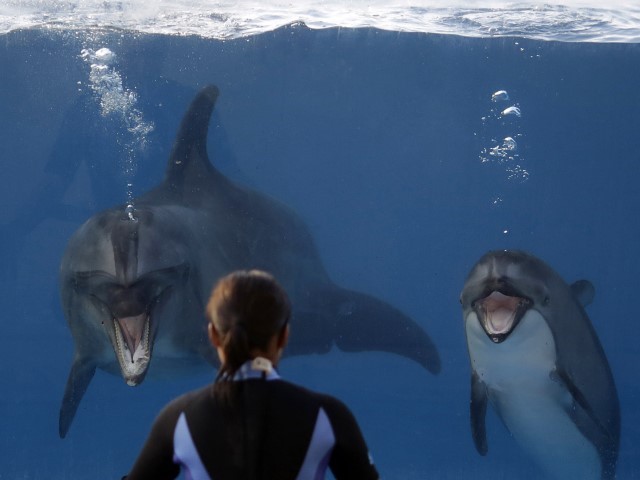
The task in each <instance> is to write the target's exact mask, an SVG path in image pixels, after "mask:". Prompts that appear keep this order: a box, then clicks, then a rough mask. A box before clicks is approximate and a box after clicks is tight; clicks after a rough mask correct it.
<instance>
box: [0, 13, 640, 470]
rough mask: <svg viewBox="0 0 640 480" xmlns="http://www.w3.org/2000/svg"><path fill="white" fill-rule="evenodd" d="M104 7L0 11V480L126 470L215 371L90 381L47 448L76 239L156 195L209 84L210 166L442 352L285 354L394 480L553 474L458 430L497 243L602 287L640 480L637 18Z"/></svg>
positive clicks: (68, 349) (500, 433)
mask: <svg viewBox="0 0 640 480" xmlns="http://www.w3.org/2000/svg"><path fill="white" fill-rule="evenodd" d="M201 3H203V2H201ZM472 3H474V2H472ZM25 5H26V6H25ZM104 5H106V4H104ZM104 5H103V4H100V3H99V2H96V4H95V5H92V2H78V3H77V4H74V2H49V3H48V2H35V1H34V2H31V3H26V2H13V1H9V2H8V3H7V4H6V5H5V7H2V9H0V26H2V29H1V30H0V32H1V33H0V161H1V162H2V175H0V207H1V208H0V261H1V265H2V268H0V305H1V306H2V316H1V319H0V325H1V327H2V338H1V340H0V345H1V350H0V418H1V420H0V478H1V479H81V478H93V479H109V478H120V477H121V476H122V475H124V474H125V473H126V472H127V471H128V469H129V468H130V466H131V465H132V463H133V461H134V459H135V457H136V455H137V453H138V451H139V448H140V446H141V444H142V442H143V441H144V439H145V438H146V435H147V433H148V430H149V427H150V425H151V422H152V421H153V418H154V417H155V415H156V414H157V413H158V411H159V410H160V408H161V407H162V406H163V405H164V404H165V403H166V402H167V401H169V400H170V399H171V398H173V397H175V396H176V395H178V394H180V393H182V392H184V391H186V390H189V389H193V388H196V387H198V386H200V385H202V384H204V383H206V382H209V381H210V380H211V379H212V378H213V377H214V375H215V372H214V371H213V370H212V371H211V372H206V373H202V372H200V373H194V375H193V376H185V377H181V378H172V379H167V380H162V381H151V380H149V381H145V382H144V383H143V384H142V385H140V386H138V387H136V388H131V387H128V386H127V385H126V384H125V383H124V382H123V380H122V379H121V378H120V377H116V376H112V375H109V374H107V373H105V372H103V371H98V372H97V373H96V376H95V377H94V379H93V381H92V382H91V385H90V386H89V389H88V391H87V393H86V395H85V397H84V399H83V401H82V403H81V405H80V408H79V410H78V413H77V415H76V418H75V420H74V423H73V425H72V427H71V430H70V432H69V434H68V436H67V438H65V439H64V440H61V439H60V438H59V437H58V426H57V423H58V411H59V408H60V403H61V399H62V395H63V392H64V386H65V382H66V379H67V375H68V372H69V368H70V365H71V361H72V356H73V342H72V338H71V335H70V332H69V329H68V327H67V325H66V322H65V319H64V316H63V314H62V311H61V307H60V301H59V299H58V283H57V282H58V269H59V263H60V258H61V256H62V252H63V250H64V248H65V245H66V242H67V241H68V239H69V237H70V236H71V234H72V233H73V232H74V231H75V230H76V229H77V228H78V227H79V226H80V225H81V224H82V223H83V222H84V221H85V220H86V219H87V218H89V217H90V216H91V215H93V214H94V213H96V212H98V211H100V210H103V209H105V208H109V207H111V206H115V205H118V204H122V203H126V202H128V201H131V199H132V198H134V197H135V196H138V195H140V194H142V193H144V192H146V191H147V190H149V189H150V188H151V187H153V186H155V185H157V184H158V183H159V182H160V181H161V180H162V178H163V176H164V170H165V166H166V162H167V159H168V155H169V152H170V149H171V146H172V144H173V138H174V135H175V133H176V130H177V127H178V125H179V122H180V120H181V117H182V115H183V113H184V111H185V109H186V107H187V106H188V104H189V102H190V101H191V99H192V97H193V95H194V94H195V93H196V92H197V91H198V90H199V89H200V88H201V87H203V86H205V85H207V84H215V85H217V86H218V87H219V89H220V98H219V100H218V102H217V105H216V108H215V111H214V114H213V119H212V123H211V128H210V131H209V143H208V148H209V155H210V158H211V161H212V163H213V164H214V165H215V166H216V167H217V168H219V169H220V170H221V171H222V172H223V173H224V174H225V175H226V176H228V177H229V178H231V179H232V180H234V181H236V182H238V183H240V184H243V185H246V186H248V187H250V188H252V189H254V190H257V191H259V192H262V193H265V194H268V195H270V196H272V197H274V198H276V199H278V200H279V201H281V202H283V203H284V204H286V205H288V206H289V207H291V208H292V209H293V210H295V211H296V212H297V213H298V214H299V215H300V216H301V218H302V219H303V220H304V222H305V223H306V224H307V225H308V227H309V229H310V231H311V234H312V235H313V237H314V240H315V242H316V244H317V246H318V249H319V251H320V255H321V258H322V260H323V262H324V265H325V267H326V269H327V271H328V273H329V275H330V276H331V278H332V279H333V280H334V281H335V282H337V283H339V284H340V285H342V286H344V287H348V288H353V289H357V290H359V291H362V292H366V293H368V294H371V295H374V296H376V297H378V298H381V299H383V300H385V301H387V302H388V303H390V304H392V305H394V306H395V307H397V308H399V309H400V310H402V311H403V312H405V313H407V314H408V315H409V316H411V317H412V318H413V319H415V320H416V321H417V322H418V323H419V324H420V325H421V326H422V327H423V328H424V329H425V330H426V331H427V332H428V333H429V335H430V336H431V338H432V339H433V340H434V342H435V343H436V345H437V347H438V350H439V352H440V355H441V359H442V371H441V373H440V374H439V375H437V376H433V375H430V374H429V373H428V372H426V371H425V370H424V369H422V368H421V367H420V366H418V365H417V364H416V363H414V362H411V361H410V360H408V359H406V358H404V357H400V356H396V355H391V354H384V353H375V352H364V353H344V352H340V351H338V350H337V349H334V350H332V351H331V352H330V353H328V354H325V355H309V356H300V357H288V358H286V359H285V360H283V362H282V363H281V365H280V373H281V375H282V376H284V377H285V378H287V379H289V380H292V381H295V382H299V383H301V384H303V385H305V386H307V387H309V388H313V389H317V390H321V391H324V392H327V393H330V394H333V395H336V396H338V397H339V398H341V399H342V400H344V401H345V402H346V403H347V404H348V405H349V407H350V408H351V409H352V411H353V412H354V414H355V416H356V418H357V419H358V421H359V423H360V425H361V428H362V430H363V432H364V435H365V438H366V439H367V442H368V445H369V447H370V449H371V453H372V455H373V458H374V460H375V462H376V465H377V467H378V470H379V471H380V473H381V475H382V476H383V478H387V479H400V480H402V479H407V480H410V479H423V478H441V479H458V478H477V479H483V478H492V479H495V478H521V479H534V478H540V475H541V474H540V472H539V471H538V470H537V468H536V467H535V466H534V465H533V464H532V463H531V462H530V460H529V459H528V458H527V457H526V456H525V455H524V454H523V453H522V451H521V450H520V449H519V448H518V446H517V445H516V444H515V442H514V441H513V439H512V438H511V437H510V435H509V433H508V431H507V430H506V429H505V428H504V426H503V425H502V424H501V422H500V420H499V419H498V418H497V416H496V415H495V413H494V412H493V411H491V410H490V411H489V412H488V417H487V424H488V425H487V430H488V442H489V453H488V455H487V456H486V457H481V456H479V455H478V454H477V452H476V451H475V448H474V446H473V442H472V439H471V435H470V429H469V383H470V382H469V376H470V368H469V359H468V354H467V349H466V343H465V338H464V330H463V324H462V315H461V310H460V304H459V294H460V291H461V289H462V285H463V283H464V279H465V277H466V275H467V273H468V271H469V269H470V268H471V267H472V265H473V264H474V263H475V262H476V260H477V259H478V258H479V257H480V256H481V255H482V254H483V253H485V252H486V251H488V250H492V249H502V248H516V249H523V250H527V251H529V252H531V253H533V254H534V255H536V256H538V257H540V258H542V259H544V260H545V261H546V262H548V263H549V264H550V265H551V266H553V267H554V269H556V270H557V271H558V272H559V273H560V275H562V276H563V278H564V279H565V280H566V281H567V282H573V281H574V280H577V279H581V278H587V279H589V280H590V281H591V282H592V283H593V284H594V285H595V288H596V296H595V300H594V302H593V303H592V304H591V305H590V306H589V307H588V309H587V312H588V314H589V316H590V318H591V321H592V323H593V325H594V327H595V329H596V331H597V333H598V336H599V338H600V340H601V343H602V345H603V347H604V350H605V352H606V353H607V357H608V359H609V362H610V364H611V368H612V370H613V374H614V377H615V381H616V384H617V388H618V394H619V397H620V404H621V412H622V437H621V448H620V455H619V461H618V478H620V479H633V478H640V451H639V450H638V447H637V445H638V444H640V423H639V421H640V415H639V413H640V412H639V405H640V388H639V387H640V381H639V379H638V370H637V365H638V364H639V363H640V362H639V361H640V350H639V349H638V339H640V324H638V322H637V321H636V316H637V306H636V303H637V299H638V286H639V283H638V275H639V274H640V256H639V255H638V254H637V249H638V242H639V238H640V218H639V217H640V188H638V182H639V180H640V154H639V150H640V46H639V44H638V43H637V42H636V39H637V38H640V36H638V26H639V24H640V23H639V22H638V21H637V19H638V16H637V12H634V11H632V10H627V11H619V12H616V11H615V10H614V9H613V7H612V10H611V11H601V10H597V9H579V8H577V7H576V8H574V9H571V8H569V7H567V8H564V7H551V6H546V7H542V8H539V7H538V6H537V5H533V6H530V7H529V8H525V7H518V8H517V9H511V10H509V9H502V10H501V9H500V8H494V9H490V8H480V7H477V8H475V9H471V10H464V9H460V8H458V9H457V10H456V9H455V8H454V7H451V8H450V9H447V10H446V12H445V13H446V15H445V13H442V12H443V10H439V9H435V8H434V9H432V10H430V9H429V8H428V7H423V8H422V9H421V10H419V11H418V10H416V9H415V8H414V9H411V8H409V7H407V6H405V5H401V6H398V7H397V9H396V10H395V11H394V12H393V15H392V14H391V13H390V12H389V11H388V10H381V13H380V14H379V15H378V14H376V12H375V11H373V10H371V11H369V10H367V6H363V5H360V4H358V3H357V2H353V3H351V4H349V5H350V7H351V9H352V10H349V12H348V13H349V14H353V15H352V16H356V13H362V12H365V13H366V14H367V15H365V16H364V17H358V18H357V19H355V20H353V21H351V20H352V17H351V16H349V15H347V14H344V17H342V19H340V18H338V19H336V18H335V17H332V18H331V19H327V18H324V17H322V12H323V9H322V6H317V7H314V8H317V11H315V10H313V8H312V7H311V6H310V5H309V4H307V8H308V11H307V17H306V18H305V17H304V16H302V15H298V14H297V12H296V11H288V12H287V15H289V16H291V17H294V18H289V17H288V16H286V15H283V16H277V15H275V14H274V15H272V16H269V12H268V11H263V10H260V15H261V16H259V17H256V18H257V19H256V18H252V19H251V21H249V19H248V17H249V15H248V14H247V16H246V17H245V16H244V15H243V10H242V9H241V8H242V4H238V6H237V7H236V8H237V9H238V10H236V11H235V12H230V11H229V8H231V7H229V5H230V4H225V5H223V4H221V6H220V7H219V11H218V10H216V7H211V12H208V13H206V14H203V13H202V11H201V10H202V9H204V8H205V6H204V5H203V4H200V3H197V4H196V6H197V7H198V8H200V10H198V11H197V15H192V16H190V15H189V14H188V13H189V10H188V6H184V5H181V4H180V7H181V8H183V9H185V10H184V11H183V10H180V12H179V13H180V14H178V13H175V12H174V16H173V17H171V16H168V15H165V16H162V15H160V14H157V12H153V13H154V15H156V14H157V15H156V16H151V15H150V14H149V15H147V16H144V18H142V17H143V15H142V13H141V12H140V11H139V10H135V11H134V12H131V11H130V10H129V9H128V7H129V6H131V5H133V4H132V3H131V2H118V3H117V4H115V5H116V6H114V7H113V8H112V9H106V7H105V6H104ZM327 5H328V7H327V8H329V7H331V8H337V7H336V5H335V4H332V5H329V4H327ZM337 5H339V2H338V3H337ZM474 5H475V3H474ZM223 6H224V8H223ZM45 7H46V8H45ZM72 7H73V8H72ZM90 7H95V8H96V10H97V11H99V12H102V13H105V11H106V14H110V15H112V16H111V17H108V20H104V19H101V18H100V17H99V16H91V9H90ZM101 8H102V9H103V10H100V9H101ZM194 8H195V7H194ZM263 8H264V7H263ZM297 8H301V7H297ZM385 8H387V6H385ZM505 8H506V7H505ZM83 9H86V10H83ZM105 9H106V10H105ZM41 10H42V11H43V12H44V13H42V11H41ZM285 10H286V9H285ZM35 11H38V12H39V13H37V15H36V14H35V13H34V12H35ZM247 11H248V10H247ZM329 11H333V10H330V9H329ZM25 12H26V13H25ZM185 12H186V13H185ZM214 12H218V13H214ZM403 12H404V16H403V15H402V13H403ZM433 12H436V13H438V12H440V14H441V15H440V16H439V17H438V16H436V17H437V21H432V20H433V18H435V17H432V16H429V15H430V14H432V13H433ZM23 14H24V15H23ZM27 14H28V15H27ZM34 15H35V16H34ZM181 15H182V16H181ZM394 15H395V16H394ZM35 17H37V18H35ZM363 18H364V20H363ZM114 19H115V20H114ZM150 19H151V20H150ZM153 19H155V20H156V21H155V22H154V21H153ZM194 19H199V20H200V21H201V22H202V23H201V24H200V23H198V22H196V21H195V20H194ZM296 19H298V20H304V23H302V22H299V21H295V20H296ZM367 19H368V20H370V21H366V20H367ZM389 19H394V22H392V23H391V24H387V23H377V22H379V21H384V20H387V21H388V20H389ZM421 19H422V20H423V21H424V22H423V23H421ZM429 19H431V20H429ZM514 19H515V20H517V21H518V22H519V23H518V22H515V23H513V21H514ZM620 19H623V20H625V19H626V21H627V23H624V22H622V24H621V23H620V22H619V20H620ZM71 20H73V22H72V21H71ZM116 20H117V21H116ZM160 20H163V21H165V23H162V22H161V21H160ZM314 20H315V23H314ZM405 20H406V26H407V28H403V25H405V24H404V23H403V21H405ZM65 22H66V23H65ZM243 22H244V23H243ZM429 22H431V23H429ZM212 24H213V25H217V26H218V27H221V28H220V29H219V30H215V31H212V30H210V29H209V27H210V26H211V25H212ZM135 25H144V26H145V28H138V29H136V28H134V26H135ZM434 25H435V26H438V27H439V28H435V26H434ZM420 26H422V27H423V28H422V29H421V28H418V27H420ZM152 27H153V28H152ZM258 27H260V28H258ZM311 27H314V28H311ZM199 28H200V30H199ZM420 30H422V31H420ZM563 34H564V36H563ZM101 49H108V50H101ZM501 90H504V91H505V92H506V96H507V97H508V98H504V97H505V96H504V95H497V96H495V97H494V98H493V99H492V95H494V94H495V93H496V92H499V91H501ZM510 107H515V108H516V109H517V110H514V109H510ZM362 334H363V335H367V332H363V333H362ZM292 335H295V331H293V332H292Z"/></svg>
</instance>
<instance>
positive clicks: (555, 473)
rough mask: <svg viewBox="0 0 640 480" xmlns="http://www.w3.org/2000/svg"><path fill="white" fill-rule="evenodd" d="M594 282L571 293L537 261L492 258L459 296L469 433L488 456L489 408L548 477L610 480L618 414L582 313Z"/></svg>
mask: <svg viewBox="0 0 640 480" xmlns="http://www.w3.org/2000/svg"><path fill="white" fill-rule="evenodd" d="M594 294H595V290H594V288H593V285H592V284H591V282H589V281H587V280H580V281H578V282H576V283H574V284H572V285H568V284H567V283H565V282H564V280H563V279H562V278H561V277H560V276H559V275H558V274H557V273H556V272H555V271H554V270H553V269H552V268H551V267H549V266H548V265H547V264H545V263H544V262H543V261H542V260H540V259H538V258H536V257H534V256H533V255H531V254H528V253H525V252H522V251H514V250H504V251H493V252H489V253H487V254H485V255H484V256H483V257H482V258H480V260H479V261H478V262H477V263H476V264H475V266H474V267H473V268H472V269H471V271H470V273H469V275H468V277H467V280H466V283H465V285H464V288H463V290H462V294H461V296H460V302H461V304H462V310H463V318H464V327H465V333H466V339H467V346H468V349H469V357H470V360H471V370H472V374H471V434H472V437H473V441H474V443H475V447H476V449H477V451H478V452H479V453H480V454H481V455H486V453H487V450H488V448H487V440H486V431H485V413H486V409H487V404H488V403H489V404H491V406H492V407H493V408H494V409H495V411H496V412H497V413H498V416H499V417H500V419H501V420H502V422H503V423H504V424H505V426H506V427H507V429H508V430H509V431H510V432H511V434H512V436H513V437H514V438H515V440H516V441H517V442H518V443H519V444H520V446H521V447H522V448H523V450H524V451H525V452H527V453H528V454H529V456H530V457H531V458H532V459H533V460H534V462H535V463H537V464H538V466H539V467H541V470H543V471H544V472H546V474H547V475H548V476H549V477H550V478H557V479H560V478H562V479H566V478H580V479H612V478H614V477H615V470H616V460H617V456H618V447H619V441H620V408H619V403H618V396H617V392H616V387H615V384H614V381H613V376H612V374H611V369H610V368H609V363H608V362H607V358H606V356H605V353H604V351H603V349H602V346H601V345H600V342H599V340H598V337H597V335H596V332H595V330H594V328H593V326H592V325H591V322H590V321H589V317H587V314H586V313H585V310H584V307H585V306H586V305H587V304H588V303H590V302H591V300H592V299H593V296H594Z"/></svg>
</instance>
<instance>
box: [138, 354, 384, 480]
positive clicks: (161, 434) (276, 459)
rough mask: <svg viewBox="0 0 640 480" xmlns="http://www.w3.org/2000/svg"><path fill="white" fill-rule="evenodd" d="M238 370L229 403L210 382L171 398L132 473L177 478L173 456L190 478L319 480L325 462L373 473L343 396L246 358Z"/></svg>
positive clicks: (358, 475)
mask: <svg viewBox="0 0 640 480" xmlns="http://www.w3.org/2000/svg"><path fill="white" fill-rule="evenodd" d="M238 374H239V375H238V377H239V378H237V380H236V381H233V387H234V388H233V397H234V401H233V402H228V401H221V400H220V398H219V397H216V396H215V395H214V394H213V386H212V385H209V386H207V387H205V388H202V389H200V390H197V391H194V392H190V393H188V394H186V395H183V396H181V397H179V398H178V399H176V400H174V401H173V402H171V403H170V404H169V405H168V406H167V407H166V408H165V409H164V410H163V411H162V413H161V414H160V415H159V416H158V419H157V420H156V423H155V424H154V428H153V430H152V433H151V437H150V439H149V441H148V442H147V445H146V447H145V449H144V450H143V452H142V454H141V456H140V458H139V460H138V462H137V463H136V466H134V469H133V470H132V472H131V474H130V476H129V478H131V479H135V478H158V479H160V478H175V476H176V474H177V471H178V470H177V468H178V466H177V465H176V464H175V463H174V462H175V461H177V462H178V463H179V464H182V466H183V468H184V469H185V471H187V472H190V475H191V478H193V479H194V480H195V479H208V478H215V479H216V480H228V479H234V480H237V479H242V480H245V479H246V480H258V479H260V480H266V479H278V480H307V479H308V480H316V479H320V478H324V473H325V471H326V469H327V466H329V467H330V468H331V471H332V472H333V474H334V476H335V477H336V478H338V479H341V478H349V479H369V478H371V479H376V478H378V475H377V472H376V470H375V467H374V466H373V465H372V463H371V462H370V459H369V456H368V452H367V447H366V445H365V442H364V439H363V438H362V435H361V433H360V429H359V428H358V426H357V423H356V421H355V419H354V417H353V415H352V414H351V412H350V411H349V409H348V408H347V407H346V406H345V405H344V404H342V403H341V402H340V401H338V400H336V399H334V398H333V397H330V396H328V395H322V394H318V393H315V392H311V391H309V390H306V389H304V388H302V387H299V386H297V385H295V384H292V383H290V382H286V381H284V380H282V379H280V378H279V376H278V375H277V373H275V371H273V370H272V371H271V373H270V374H269V375H265V377H266V378H262V377H263V373H262V372H260V371H258V370H252V369H251V364H250V362H248V363H247V364H246V365H244V366H243V368H242V369H241V371H240V372H238ZM153 444H156V445H157V446H156V447H153ZM160 445H163V447H161V448H158V447H159V446H160ZM168 449H170V450H171V452H169V451H168ZM152 457H154V458H152ZM172 458H173V460H174V462H166V461H164V462H163V461H162V459H172ZM139 465H140V468H141V469H142V468H144V469H145V470H144V471H139V470H138V466H139ZM150 466H153V467H154V471H153V472H152V471H150V470H149V467H150ZM165 472H166V473H165ZM142 473H144V476H142V475H141V474H142ZM139 474H140V476H138V475H139ZM187 478H190V477H189V476H187Z"/></svg>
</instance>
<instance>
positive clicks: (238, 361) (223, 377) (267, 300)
mask: <svg viewBox="0 0 640 480" xmlns="http://www.w3.org/2000/svg"><path fill="white" fill-rule="evenodd" d="M290 312H291V307H290V305H289V299H288V297H287V294H286V292H285V291H284V289H283V288H282V287H281V286H280V285H279V284H278V282H277V281H276V280H275V278H274V277H273V276H271V275H269V274H268V273H266V272H262V271H259V270H251V271H237V272H234V273H231V274H230V275H227V276H226V277H224V278H222V279H221V280H220V281H219V282H218V283H217V284H216V286H215V288H214V290H213V293H212V294H211V298H210V300H209V303H208V304H207V310H206V316H207V318H208V320H209V321H210V322H212V324H213V327H214V328H215V330H216V331H217V332H218V334H219V336H220V340H221V347H222V350H223V352H224V355H225V361H224V363H223V364H222V365H221V366H220V369H219V370H218V376H217V377H216V385H215V386H214V394H215V395H216V396H219V397H220V398H221V399H226V400H229V401H232V397H233V392H234V388H233V383H234V382H233V381H232V380H233V379H234V376H235V375H236V373H237V372H238V370H239V369H240V367H242V365H243V364H244V363H245V362H246V361H247V360H250V359H251V351H252V350H254V349H264V348H266V346H267V345H268V343H269V340H270V339H271V338H273V336H274V335H276V334H278V333H279V332H281V331H282V329H283V328H284V327H285V326H286V325H287V323H288V321H289V317H290Z"/></svg>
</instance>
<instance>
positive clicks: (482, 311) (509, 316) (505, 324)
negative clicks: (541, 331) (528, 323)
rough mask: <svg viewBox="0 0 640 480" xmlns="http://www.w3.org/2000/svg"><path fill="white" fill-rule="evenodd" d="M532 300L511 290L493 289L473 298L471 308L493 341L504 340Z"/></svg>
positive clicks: (499, 341) (500, 341)
mask: <svg viewBox="0 0 640 480" xmlns="http://www.w3.org/2000/svg"><path fill="white" fill-rule="evenodd" d="M532 303H533V302H532V301H531V300H530V299H528V298H527V297H524V296H519V295H517V294H515V293H514V292H512V291H508V292H504V291H499V290H493V291H491V292H490V293H489V294H488V295H486V296H484V297H481V298H479V299H477V300H475V301H474V302H473V303H472V306H473V309H474V311H475V312H476V315H477V317H478V319H479V321H480V324H481V325H482V328H483V330H484V331H485V333H486V334H487V336H488V337H489V338H490V339H491V341H492V342H494V343H502V342H504V341H505V340H506V339H507V338H508V337H509V335H510V334H511V332H513V330H514V329H515V328H516V327H517V326H518V323H519V322H520V320H521V319H522V317H523V316H524V314H525V313H527V310H529V308H530V307H531V305H532Z"/></svg>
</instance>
